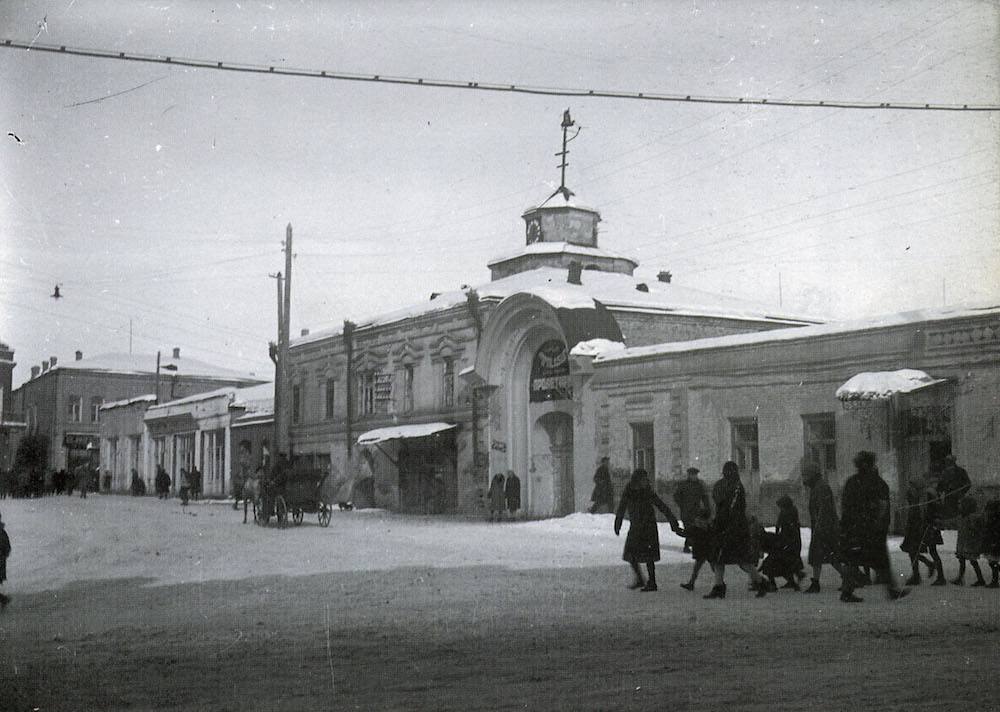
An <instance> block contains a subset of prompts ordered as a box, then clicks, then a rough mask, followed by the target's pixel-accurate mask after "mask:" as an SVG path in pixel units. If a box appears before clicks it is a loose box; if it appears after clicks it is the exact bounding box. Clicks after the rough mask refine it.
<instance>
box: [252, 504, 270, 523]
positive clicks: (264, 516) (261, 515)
mask: <svg viewBox="0 0 1000 712" xmlns="http://www.w3.org/2000/svg"><path fill="white" fill-rule="evenodd" d="M253 509H254V512H253V520H254V522H256V523H257V524H258V525H259V526H264V525H265V524H267V522H268V520H269V519H270V518H271V515H269V514H268V513H267V510H266V509H264V500H262V499H258V500H254V503H253Z"/></svg>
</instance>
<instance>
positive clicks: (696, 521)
mask: <svg viewBox="0 0 1000 712" xmlns="http://www.w3.org/2000/svg"><path fill="white" fill-rule="evenodd" d="M711 524H712V512H711V510H710V509H709V508H708V507H707V506H705V507H702V509H701V511H700V512H699V513H698V515H697V516H695V517H690V518H689V519H688V521H686V522H683V525H684V537H685V538H684V544H685V545H686V546H687V547H689V548H690V550H691V558H692V559H694V567H693V568H692V569H691V578H689V579H688V580H687V582H686V583H682V584H681V588H684V589H687V590H688V591H693V590H694V583H695V581H697V580H698V574H699V572H701V568H702V566H704V565H705V562H706V561H708V557H709V555H710V554H711V549H712V533H711V531H710V529H709V527H710V526H711Z"/></svg>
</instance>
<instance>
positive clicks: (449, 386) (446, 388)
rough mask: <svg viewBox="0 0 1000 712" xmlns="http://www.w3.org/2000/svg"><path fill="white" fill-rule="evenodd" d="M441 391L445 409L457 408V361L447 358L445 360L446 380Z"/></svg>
mask: <svg viewBox="0 0 1000 712" xmlns="http://www.w3.org/2000/svg"><path fill="white" fill-rule="evenodd" d="M441 386H442V389H441V404H442V405H443V406H444V407H445V408H452V407H454V406H455V359H453V358H451V357H450V356H446V357H445V359H444V379H443V381H442V384H441Z"/></svg>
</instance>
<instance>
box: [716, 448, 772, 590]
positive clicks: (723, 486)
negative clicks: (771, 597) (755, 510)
mask: <svg viewBox="0 0 1000 712" xmlns="http://www.w3.org/2000/svg"><path fill="white" fill-rule="evenodd" d="M712 501H713V502H714V503H715V518H714V519H713V520H712V527H711V531H712V555H711V556H710V557H709V562H710V563H711V564H712V570H713V571H714V572H715V585H714V586H712V590H711V591H710V592H709V594H708V595H707V596H705V598H725V597H726V566H727V565H728V564H736V565H737V566H739V567H740V568H741V569H743V570H744V571H745V572H746V573H747V575H748V576H749V577H750V579H751V580H752V581H753V587H754V590H756V591H757V598H763V597H764V595H765V594H766V593H767V584H766V583H765V582H764V577H763V576H761V575H760V572H759V571H757V563H756V562H753V563H751V561H750V558H751V552H750V525H749V522H748V521H747V495H746V490H744V489H743V483H742V482H740V468H739V466H738V465H737V464H736V463H735V462H732V461H730V462H727V463H726V464H725V465H723V466H722V479H721V480H719V481H718V482H716V483H715V486H714V487H712Z"/></svg>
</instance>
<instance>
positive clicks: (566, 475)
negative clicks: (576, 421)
mask: <svg viewBox="0 0 1000 712" xmlns="http://www.w3.org/2000/svg"><path fill="white" fill-rule="evenodd" d="M530 470H531V484H532V493H533V496H532V500H531V513H532V514H533V515H536V516H552V515H560V514H569V513H571V512H572V511H573V510H574V501H573V499H574V488H573V417H572V416H571V415H570V414H569V413H563V412H561V411H553V412H550V413H545V414H544V415H542V416H541V417H539V418H538V419H537V420H536V421H535V424H534V426H533V427H532V433H531V464H530Z"/></svg>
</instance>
